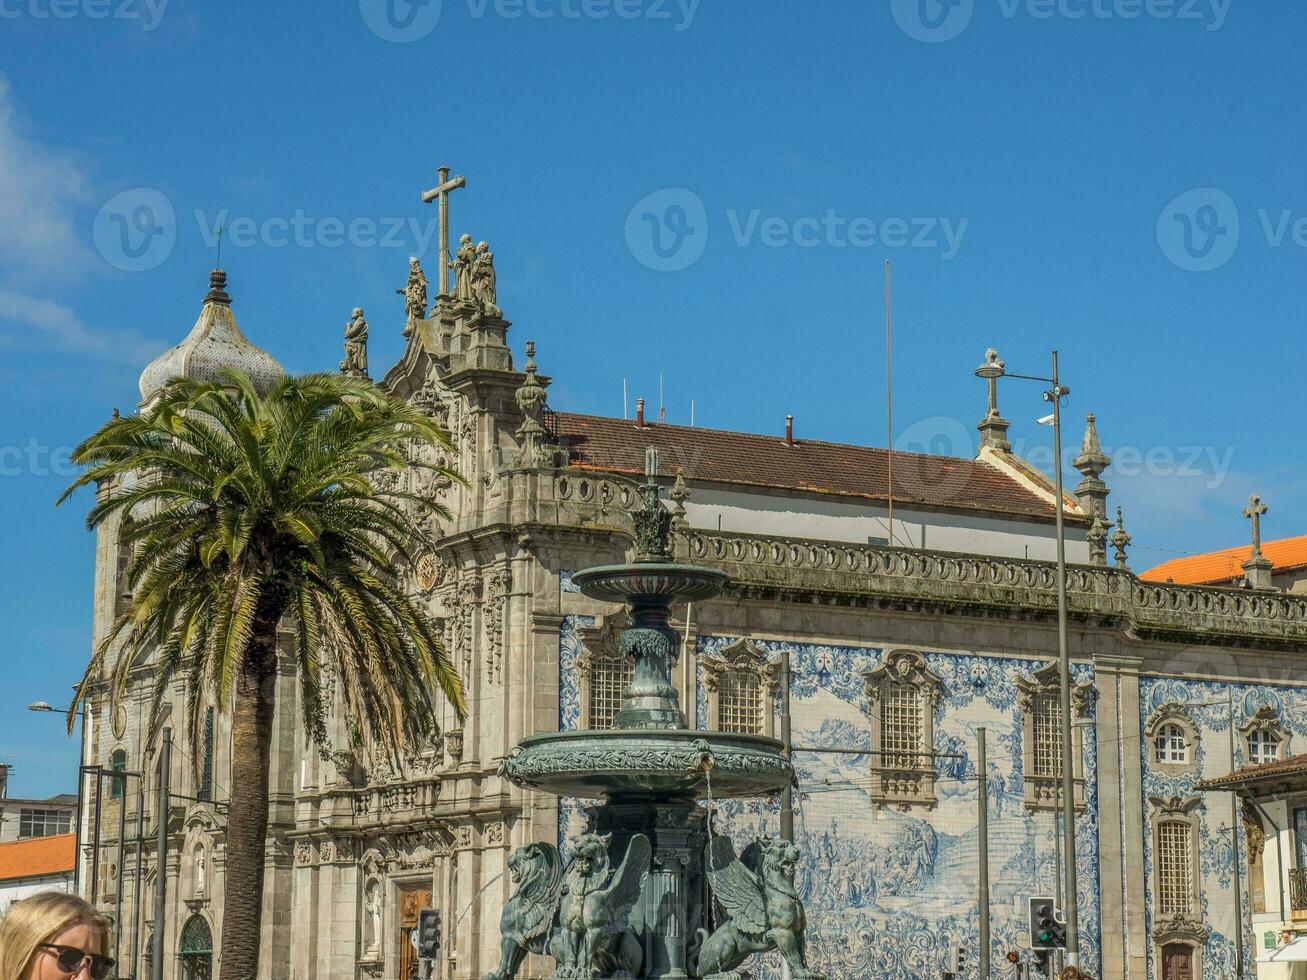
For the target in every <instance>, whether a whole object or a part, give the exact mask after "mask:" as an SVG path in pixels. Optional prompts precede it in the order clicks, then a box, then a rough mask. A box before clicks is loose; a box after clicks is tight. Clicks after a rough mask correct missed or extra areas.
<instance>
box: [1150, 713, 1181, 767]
mask: <svg viewBox="0 0 1307 980" xmlns="http://www.w3.org/2000/svg"><path fill="white" fill-rule="evenodd" d="M1153 745H1154V747H1155V748H1156V749H1157V761H1158V762H1161V763H1165V764H1168V765H1175V766H1182V765H1185V764H1186V763H1188V762H1189V741H1188V739H1187V738H1185V732H1184V729H1183V728H1181V727H1180V726H1179V725H1177V724H1176V723H1175V722H1173V721H1169V722H1167V723H1166V724H1165V725H1163V726H1162V727H1161V728H1159V729H1158V730H1157V736H1156V737H1155V738H1154V739H1153Z"/></svg>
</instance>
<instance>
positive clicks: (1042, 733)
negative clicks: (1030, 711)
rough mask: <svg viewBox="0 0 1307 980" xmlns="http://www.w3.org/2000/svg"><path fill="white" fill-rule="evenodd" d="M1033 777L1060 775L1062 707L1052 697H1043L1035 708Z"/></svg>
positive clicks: (1054, 697)
mask: <svg viewBox="0 0 1307 980" xmlns="http://www.w3.org/2000/svg"><path fill="white" fill-rule="evenodd" d="M1034 722H1035V724H1034V735H1035V744H1034V753H1033V754H1034V772H1033V773H1032V775H1035V776H1046V777H1049V778H1059V777H1061V775H1062V705H1061V704H1060V703H1059V702H1058V699H1057V697H1056V696H1054V695H1044V696H1043V697H1041V698H1039V701H1038V703H1037V704H1036V706H1035V717H1034Z"/></svg>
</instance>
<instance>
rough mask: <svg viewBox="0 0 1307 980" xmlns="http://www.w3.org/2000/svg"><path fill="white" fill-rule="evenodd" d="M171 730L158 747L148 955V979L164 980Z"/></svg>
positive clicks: (165, 731) (165, 733)
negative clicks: (151, 926)
mask: <svg viewBox="0 0 1307 980" xmlns="http://www.w3.org/2000/svg"><path fill="white" fill-rule="evenodd" d="M171 776H172V729H171V728H165V729H164V730H163V744H162V745H161V746H160V748H159V812H158V816H157V817H156V818H155V819H156V821H157V826H156V827H155V828H154V831H155V852H154V945H153V955H151V957H150V978H151V980H163V950H164V945H163V938H164V936H163V934H164V925H165V922H164V917H165V916H166V915H167V912H168V894H167V893H168V795H169V793H170V791H171V789H172V785H171V782H172V780H171Z"/></svg>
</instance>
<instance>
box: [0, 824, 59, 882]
mask: <svg viewBox="0 0 1307 980" xmlns="http://www.w3.org/2000/svg"><path fill="white" fill-rule="evenodd" d="M76 854H77V835H76V834H55V835H53V836H51V837H32V838H30V839H28V840H17V841H13V842H11V843H9V844H0V881H10V880H12V879H14V878H41V877H44V876H46V875H57V874H69V873H71V872H72V870H73V863H74V859H75V857H76Z"/></svg>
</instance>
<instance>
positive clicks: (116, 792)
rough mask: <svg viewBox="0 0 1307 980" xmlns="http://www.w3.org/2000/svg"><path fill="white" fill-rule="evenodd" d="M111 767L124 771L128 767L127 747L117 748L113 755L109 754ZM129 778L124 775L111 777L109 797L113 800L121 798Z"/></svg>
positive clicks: (117, 770)
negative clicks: (123, 776)
mask: <svg viewBox="0 0 1307 980" xmlns="http://www.w3.org/2000/svg"><path fill="white" fill-rule="evenodd" d="M109 768H110V769H111V770H112V771H114V772H123V771H124V770H126V768H127V752H126V750H125V749H115V750H114V752H113V755H111V756H109ZM126 782H127V780H125V779H123V778H122V776H113V777H111V778H110V779H109V798H110V799H111V800H120V799H122V795H123V787H124V785H125V784H126Z"/></svg>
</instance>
